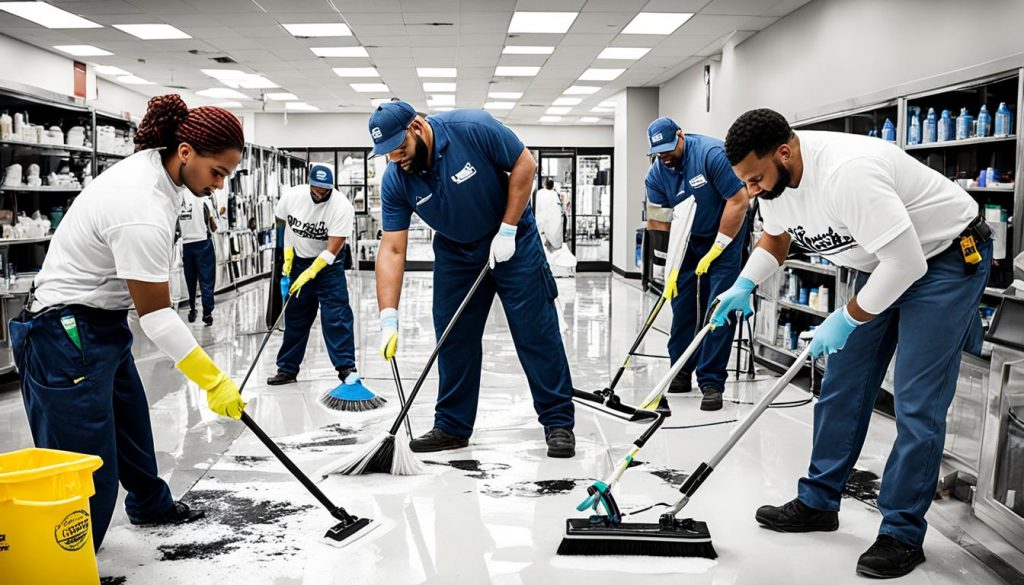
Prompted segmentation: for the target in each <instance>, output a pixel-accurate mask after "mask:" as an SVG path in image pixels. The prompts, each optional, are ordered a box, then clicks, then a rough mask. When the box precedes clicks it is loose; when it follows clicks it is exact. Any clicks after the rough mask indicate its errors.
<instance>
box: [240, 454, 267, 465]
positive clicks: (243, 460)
mask: <svg viewBox="0 0 1024 585" xmlns="http://www.w3.org/2000/svg"><path fill="white" fill-rule="evenodd" d="M232 458H233V459H234V460H235V463H238V464H241V465H254V464H256V463H263V462H265V461H270V457H269V456H263V455H233V456H232Z"/></svg>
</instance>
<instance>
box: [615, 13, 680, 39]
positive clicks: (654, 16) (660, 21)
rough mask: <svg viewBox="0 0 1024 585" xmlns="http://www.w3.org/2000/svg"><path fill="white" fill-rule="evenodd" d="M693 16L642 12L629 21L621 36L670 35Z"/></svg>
mask: <svg viewBox="0 0 1024 585" xmlns="http://www.w3.org/2000/svg"><path fill="white" fill-rule="evenodd" d="M692 16H693V13H691V12H641V13H639V14H637V15H636V16H634V17H633V20H631V21H629V24H627V25H626V28H624V29H622V32H621V33H620V34H624V35H670V34H672V33H673V32H675V30H676V29H677V28H679V27H681V26H683V23H685V22H686V21H687V20H690V17H692Z"/></svg>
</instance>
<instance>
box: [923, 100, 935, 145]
mask: <svg viewBox="0 0 1024 585" xmlns="http://www.w3.org/2000/svg"><path fill="white" fill-rule="evenodd" d="M938 130H939V128H938V119H937V118H936V117H935V108H928V116H926V117H925V119H924V132H923V134H924V136H922V137H921V142H923V143H924V144H931V143H933V142H937V141H938V139H939V138H938Z"/></svg>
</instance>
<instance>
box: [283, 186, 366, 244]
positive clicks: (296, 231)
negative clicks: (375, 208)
mask: <svg viewBox="0 0 1024 585" xmlns="http://www.w3.org/2000/svg"><path fill="white" fill-rule="evenodd" d="M274 215H276V216H277V217H278V219H281V220H284V222H285V223H286V224H288V228H287V232H286V234H285V242H286V245H290V246H293V247H294V248H295V255H296V256H297V257H299V258H316V257H317V256H319V255H320V252H323V251H324V250H326V249H327V238H348V237H350V236H351V235H352V222H353V220H354V219H355V209H354V208H353V207H352V203H350V202H349V200H348V199H347V198H346V197H345V196H344V195H342V194H341V193H339V192H338V191H336V190H335V191H332V192H331V197H330V199H328V200H327V201H324V202H323V203H313V197H312V196H311V195H310V194H309V185H295V186H294V187H290V188H288V189H286V190H285V191H284V192H283V193H282V194H281V199H280V200H278V202H277V208H276V209H275V210H274Z"/></svg>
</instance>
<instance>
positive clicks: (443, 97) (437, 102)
mask: <svg viewBox="0 0 1024 585" xmlns="http://www.w3.org/2000/svg"><path fill="white" fill-rule="evenodd" d="M427 104H428V105H431V106H454V105H455V96H454V95H452V94H450V93H439V94H436V95H432V96H429V97H427Z"/></svg>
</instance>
